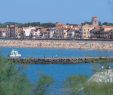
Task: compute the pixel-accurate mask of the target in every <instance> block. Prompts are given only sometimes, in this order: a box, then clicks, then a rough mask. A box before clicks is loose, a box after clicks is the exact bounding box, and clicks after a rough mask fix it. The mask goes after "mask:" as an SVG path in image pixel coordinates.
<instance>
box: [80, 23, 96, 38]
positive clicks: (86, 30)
mask: <svg viewBox="0 0 113 95" xmlns="http://www.w3.org/2000/svg"><path fill="white" fill-rule="evenodd" d="M93 29H94V26H93V25H88V24H85V25H83V26H82V28H81V32H82V38H83V39H89V38H90V31H91V30H93Z"/></svg>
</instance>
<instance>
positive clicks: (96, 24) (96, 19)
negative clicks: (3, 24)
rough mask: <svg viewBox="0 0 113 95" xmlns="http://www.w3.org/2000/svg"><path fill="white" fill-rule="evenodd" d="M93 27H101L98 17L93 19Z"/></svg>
mask: <svg viewBox="0 0 113 95" xmlns="http://www.w3.org/2000/svg"><path fill="white" fill-rule="evenodd" d="M92 25H93V26H98V25H99V20H98V17H96V16H94V17H92Z"/></svg>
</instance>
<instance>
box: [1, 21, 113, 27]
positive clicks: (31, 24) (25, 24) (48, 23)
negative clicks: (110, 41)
mask: <svg viewBox="0 0 113 95" xmlns="http://www.w3.org/2000/svg"><path fill="white" fill-rule="evenodd" d="M12 24H13V25H16V26H18V27H29V26H40V27H45V28H51V27H55V25H56V23H52V22H47V23H40V22H28V23H17V22H5V23H0V28H5V27H7V25H12ZM85 24H89V25H91V24H92V23H91V22H83V23H81V25H85ZM66 25H74V26H77V25H78V24H70V23H67V24H66ZM99 25H100V26H102V25H106V26H113V23H110V22H103V23H102V22H99Z"/></svg>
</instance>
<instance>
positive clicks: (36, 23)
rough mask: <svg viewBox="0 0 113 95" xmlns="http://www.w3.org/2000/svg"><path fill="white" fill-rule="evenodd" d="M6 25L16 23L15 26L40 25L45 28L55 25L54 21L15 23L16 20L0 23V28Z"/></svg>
mask: <svg viewBox="0 0 113 95" xmlns="http://www.w3.org/2000/svg"><path fill="white" fill-rule="evenodd" d="M7 25H16V26H17V27H29V26H33V27H34V26H40V27H45V28H51V27H55V23H51V22H48V23H40V22H28V23H17V22H5V23H0V28H6V27H7Z"/></svg>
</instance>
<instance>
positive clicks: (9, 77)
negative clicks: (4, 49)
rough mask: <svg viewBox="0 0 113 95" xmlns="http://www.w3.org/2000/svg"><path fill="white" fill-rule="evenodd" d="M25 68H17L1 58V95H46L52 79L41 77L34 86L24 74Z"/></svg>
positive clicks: (45, 76)
mask: <svg viewBox="0 0 113 95" xmlns="http://www.w3.org/2000/svg"><path fill="white" fill-rule="evenodd" d="M23 69H24V68H23V66H17V65H15V64H12V63H11V62H9V61H7V60H5V59H4V58H2V57H0V95H45V93H46V92H47V90H48V88H49V86H50V85H51V83H52V78H51V77H50V76H47V75H41V77H40V78H39V81H38V82H37V84H36V85H35V86H34V85H33V84H31V83H30V81H29V80H28V78H27V76H26V75H25V74H24V73H23V72H22V70H23Z"/></svg>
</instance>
